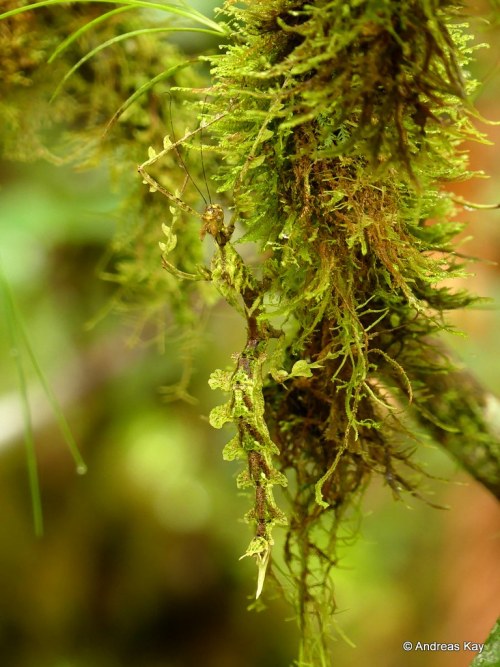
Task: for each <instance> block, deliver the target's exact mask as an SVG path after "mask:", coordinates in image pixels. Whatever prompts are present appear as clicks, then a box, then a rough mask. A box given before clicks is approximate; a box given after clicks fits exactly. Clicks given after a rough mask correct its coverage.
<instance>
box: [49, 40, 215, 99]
mask: <svg viewBox="0 0 500 667" xmlns="http://www.w3.org/2000/svg"><path fill="white" fill-rule="evenodd" d="M156 32H201V33H205V34H207V35H214V34H215V33H214V31H213V30H208V29H207V28H142V29H140V30H131V31H130V32H125V33H123V34H122V35H117V36H116V37H112V38H111V39H108V40H107V41H105V42H103V43H102V44H99V45H98V46H96V47H95V48H94V49H92V50H91V51H89V52H88V53H87V54H85V55H84V56H83V58H81V59H80V60H79V61H78V62H77V63H76V64H75V65H73V67H72V68H71V69H70V70H69V71H68V72H67V73H66V74H65V75H64V78H63V79H62V80H61V82H60V83H59V84H58V86H57V88H56V90H55V91H54V94H53V95H52V97H51V101H52V100H53V99H55V98H56V97H57V95H59V92H60V91H61V88H62V87H63V86H64V84H65V83H66V81H67V80H68V79H69V78H70V77H71V76H72V75H73V74H74V73H75V72H76V70H77V69H79V68H80V67H81V66H82V65H83V64H84V63H86V62H87V60H90V58H93V57H94V56H95V55H96V54H97V53H99V51H102V50H103V49H105V48H107V47H108V46H112V45H113V44H117V43H118V42H121V41H123V40H124V39H129V38H131V37H137V36H138V35H146V34H148V33H156Z"/></svg>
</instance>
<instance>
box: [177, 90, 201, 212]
mask: <svg viewBox="0 0 500 667" xmlns="http://www.w3.org/2000/svg"><path fill="white" fill-rule="evenodd" d="M166 94H167V95H168V100H169V116H170V131H171V132H172V139H173V142H174V143H176V142H177V139H176V136H175V131H174V123H173V120H172V95H171V94H170V93H166ZM175 152H176V154H177V157H178V158H179V161H180V163H181V166H182V168H183V169H184V171H185V172H186V175H187V176H188V178H189V180H190V181H191V183H192V184H193V185H194V187H195V188H196V189H197V191H198V193H199V194H200V195H201V198H202V199H203V201H204V202H205V206H208V201H207V198H206V197H205V195H204V194H203V192H202V191H201V190H200V188H199V187H198V185H197V183H196V181H195V180H194V178H193V177H192V176H191V174H190V173H189V170H188V168H187V166H186V163H185V162H184V159H183V157H182V155H181V152H180V151H179V149H178V148H177V147H176V148H175ZM201 163H202V166H203V176H204V177H205V183H206V176H205V165H204V164H203V155H202V162H201ZM207 191H208V185H207ZM208 197H209V199H210V193H209V195H208ZM210 203H212V201H211V200H210Z"/></svg>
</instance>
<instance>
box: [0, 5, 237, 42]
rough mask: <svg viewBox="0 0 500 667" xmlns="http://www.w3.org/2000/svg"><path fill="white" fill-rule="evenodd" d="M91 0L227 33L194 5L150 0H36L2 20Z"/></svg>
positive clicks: (6, 14) (0, 15)
mask: <svg viewBox="0 0 500 667" xmlns="http://www.w3.org/2000/svg"><path fill="white" fill-rule="evenodd" d="M91 2H92V3H99V4H113V5H127V6H130V7H135V8H145V9H155V10H157V11H159V12H167V13H169V14H176V15H177V16H183V17H184V18H187V19H190V20H191V21H196V22H197V23H202V24H203V25H206V26H207V27H208V28H211V29H212V30H214V31H215V32H216V33H217V34H218V35H221V34H222V35H224V34H226V28H225V26H224V25H219V24H218V23H216V22H215V21H212V19H209V18H208V17H207V16H205V15H204V14H202V13H201V12H199V11H198V10H196V9H194V8H193V7H188V5H184V8H182V7H179V6H178V5H169V4H167V5H165V4H161V3H159V2H148V1H147V0H42V1H41V2H34V3H32V4H31V5H26V6H25V7H17V8H16V9H11V10H9V11H8V12H3V14H0V20H1V19H6V18H8V17H9V16H16V14H22V13H23V12H27V11H29V10H31V9H38V8H39V7H50V6H51V5H67V4H70V3H71V4H74V3H79V4H85V3H91Z"/></svg>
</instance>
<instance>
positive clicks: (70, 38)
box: [47, 7, 133, 63]
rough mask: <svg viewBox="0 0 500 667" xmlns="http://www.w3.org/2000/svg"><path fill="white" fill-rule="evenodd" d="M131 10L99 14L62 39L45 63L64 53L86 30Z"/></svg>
mask: <svg viewBox="0 0 500 667" xmlns="http://www.w3.org/2000/svg"><path fill="white" fill-rule="evenodd" d="M131 9H133V7H118V8H117V9H112V10H111V11H110V12H106V13H105V14H101V16H98V17H97V18H95V19H92V21H89V22H88V23H86V24H85V25H82V27H81V28H78V30H75V31H74V32H72V33H71V35H68V37H66V39H64V40H63V41H62V42H61V43H60V44H59V46H58V47H57V49H56V50H55V51H54V53H52V54H51V56H50V58H49V59H48V61H47V62H49V63H51V62H52V61H54V60H55V59H56V58H57V57H58V56H60V55H61V53H62V52H63V51H65V50H66V49H67V48H68V46H70V45H71V44H73V42H74V41H76V40H77V39H78V38H79V37H81V36H82V35H83V34H85V33H86V32H87V31H88V30H92V28H95V26H96V25H98V24H99V23H102V22H103V21H106V20H107V19H109V18H111V17H112V16H115V15H116V14H122V13H123V12H129V11H130V10H131Z"/></svg>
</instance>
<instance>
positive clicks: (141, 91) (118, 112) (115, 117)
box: [103, 58, 198, 137]
mask: <svg viewBox="0 0 500 667" xmlns="http://www.w3.org/2000/svg"><path fill="white" fill-rule="evenodd" d="M197 61H198V58H190V59H189V60H184V61H183V62H182V63H179V64H178V65H174V66H173V67H169V69H167V70H165V72H161V73H160V74H158V75H157V76H155V77H153V78H152V79H150V80H149V81H147V82H146V83H144V84H143V85H142V86H141V87H140V88H138V89H137V90H136V91H135V92H134V93H132V95H130V97H128V98H127V99H126V100H125V102H124V103H123V104H122V105H121V106H120V107H119V109H117V110H116V111H115V113H114V114H113V116H112V118H111V120H110V121H109V122H108V124H107V125H106V127H105V129H104V132H103V137H105V136H106V134H107V133H108V132H109V130H110V129H111V127H112V126H113V125H114V124H115V123H116V121H117V120H118V118H119V117H120V116H121V115H122V113H124V112H125V111H126V110H127V109H128V108H129V106H130V105H131V104H133V103H134V102H135V101H136V100H137V99H138V98H139V97H141V95H144V93H147V92H148V90H151V88H153V86H155V85H156V84H157V83H158V82H159V81H163V79H168V78H169V77H171V76H173V75H174V74H175V73H176V72H178V71H179V70H181V69H183V68H184V67H188V66H189V65H191V64H192V63H194V62H197Z"/></svg>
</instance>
